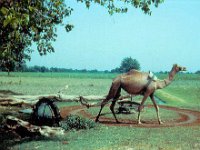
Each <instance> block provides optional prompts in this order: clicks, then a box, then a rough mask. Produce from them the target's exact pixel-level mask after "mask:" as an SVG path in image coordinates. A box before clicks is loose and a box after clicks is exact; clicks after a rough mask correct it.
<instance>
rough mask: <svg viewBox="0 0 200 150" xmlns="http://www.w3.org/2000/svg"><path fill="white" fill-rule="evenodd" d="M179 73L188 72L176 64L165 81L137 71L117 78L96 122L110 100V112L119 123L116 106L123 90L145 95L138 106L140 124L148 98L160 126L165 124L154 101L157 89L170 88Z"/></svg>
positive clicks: (102, 103)
mask: <svg viewBox="0 0 200 150" xmlns="http://www.w3.org/2000/svg"><path fill="white" fill-rule="evenodd" d="M179 71H186V68H185V67H181V66H179V65H177V64H174V65H173V67H172V69H171V71H170V72H169V76H168V77H167V78H166V79H164V80H159V79H157V78H155V76H154V75H152V73H150V72H140V71H137V70H135V69H133V70H130V71H129V72H127V73H124V74H121V75H119V76H117V77H116V78H115V79H114V80H113V82H112V85H111V87H110V91H109V93H108V95H107V96H106V98H105V99H104V100H103V101H102V102H101V108H100V111H99V113H98V115H97V117H96V120H95V121H96V122H98V120H99V117H100V115H101V111H102V109H103V107H104V106H105V105H106V104H107V103H108V102H109V101H110V100H112V103H111V105H110V110H111V112H112V114H113V116H114V118H115V120H116V122H117V123H119V121H118V119H117V118H116V115H115V112H114V106H115V103H116V101H117V100H118V98H119V97H120V92H121V89H124V90H125V91H126V92H127V93H128V94H131V95H143V98H142V101H141V103H140V105H139V106H138V120H137V123H138V124H141V121H140V113H141V110H142V109H143V107H144V106H143V105H144V103H145V101H146V99H147V98H148V97H150V98H151V101H152V102H153V105H154V107H155V109H156V113H157V119H158V122H159V124H163V122H162V121H161V119H160V115H159V107H158V105H157V104H156V101H155V99H154V93H155V91H156V90H157V89H162V88H164V87H166V86H168V85H169V84H170V83H171V82H172V81H173V79H174V76H175V75H176V73H178V72H179Z"/></svg>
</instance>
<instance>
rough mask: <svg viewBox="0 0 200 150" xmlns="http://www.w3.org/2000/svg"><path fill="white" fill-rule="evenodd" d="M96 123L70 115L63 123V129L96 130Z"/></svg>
mask: <svg viewBox="0 0 200 150" xmlns="http://www.w3.org/2000/svg"><path fill="white" fill-rule="evenodd" d="M95 126H96V123H95V122H94V121H93V120H90V119H86V118H82V117H80V116H78V115H69V116H68V117H67V118H66V119H65V120H63V121H62V122H61V127H62V128H64V129H65V130H71V129H76V130H80V129H90V128H94V127H95Z"/></svg>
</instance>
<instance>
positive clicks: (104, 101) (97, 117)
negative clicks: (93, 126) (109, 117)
mask: <svg viewBox="0 0 200 150" xmlns="http://www.w3.org/2000/svg"><path fill="white" fill-rule="evenodd" d="M106 103H107V99H105V100H103V102H102V103H101V108H100V110H99V113H98V115H97V116H96V119H95V122H98V121H99V116H100V115H101V111H102V109H103V107H104V106H105V105H106Z"/></svg>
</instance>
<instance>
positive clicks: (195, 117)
mask: <svg viewBox="0 0 200 150" xmlns="http://www.w3.org/2000/svg"><path fill="white" fill-rule="evenodd" d="M150 107H151V106H150ZM160 108H161V109H166V110H170V111H175V112H176V113H177V114H178V115H179V117H178V118H176V119H172V120H169V121H166V122H164V124H163V125H159V124H158V122H157V121H152V120H145V121H143V122H142V123H143V124H141V125H138V124H137V122H136V120H131V119H120V123H116V122H115V120H114V119H113V118H112V117H111V118H109V117H104V116H101V117H100V119H99V120H100V121H99V123H101V124H104V125H108V126H129V127H140V128H161V127H177V126H195V125H200V112H199V111H194V110H189V109H181V108H177V107H170V106H160ZM85 109H86V108H85V107H84V106H70V107H64V108H62V109H61V116H62V117H65V116H67V115H69V114H81V115H83V116H84V117H87V118H90V119H95V116H92V115H91V114H90V113H88V112H86V111H85Z"/></svg>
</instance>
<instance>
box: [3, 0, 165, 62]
mask: <svg viewBox="0 0 200 150" xmlns="http://www.w3.org/2000/svg"><path fill="white" fill-rule="evenodd" d="M77 1H78V2H82V3H84V4H85V5H86V7H87V8H89V7H90V5H91V4H92V3H96V4H99V5H101V6H103V7H105V8H106V9H107V10H108V13H109V14H111V15H112V14H114V13H126V12H127V11H128V8H127V7H128V5H132V6H134V7H135V8H140V9H141V10H142V11H143V12H144V13H146V14H149V15H151V10H150V7H151V6H152V5H155V6H156V7H157V6H158V5H159V4H160V3H162V2H163V0H118V1H117V0H77ZM66 3H67V2H66ZM66 3H65V1H64V0H0V37H1V38H0V61H2V60H9V61H14V62H17V63H18V62H19V63H20V62H21V61H23V60H30V53H31V52H32V51H33V49H31V48H30V47H31V45H32V44H33V43H35V44H36V46H37V50H38V52H39V53H40V55H45V54H47V53H51V52H54V48H53V46H52V42H54V41H55V40H56V36H57V34H56V30H57V25H60V24H61V25H64V23H63V19H64V18H66V17H68V16H70V15H71V12H72V10H73V9H72V8H70V7H69V6H67V5H66ZM65 28H66V31H67V32H69V31H71V30H72V28H73V25H72V24H69V23H68V24H65Z"/></svg>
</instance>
